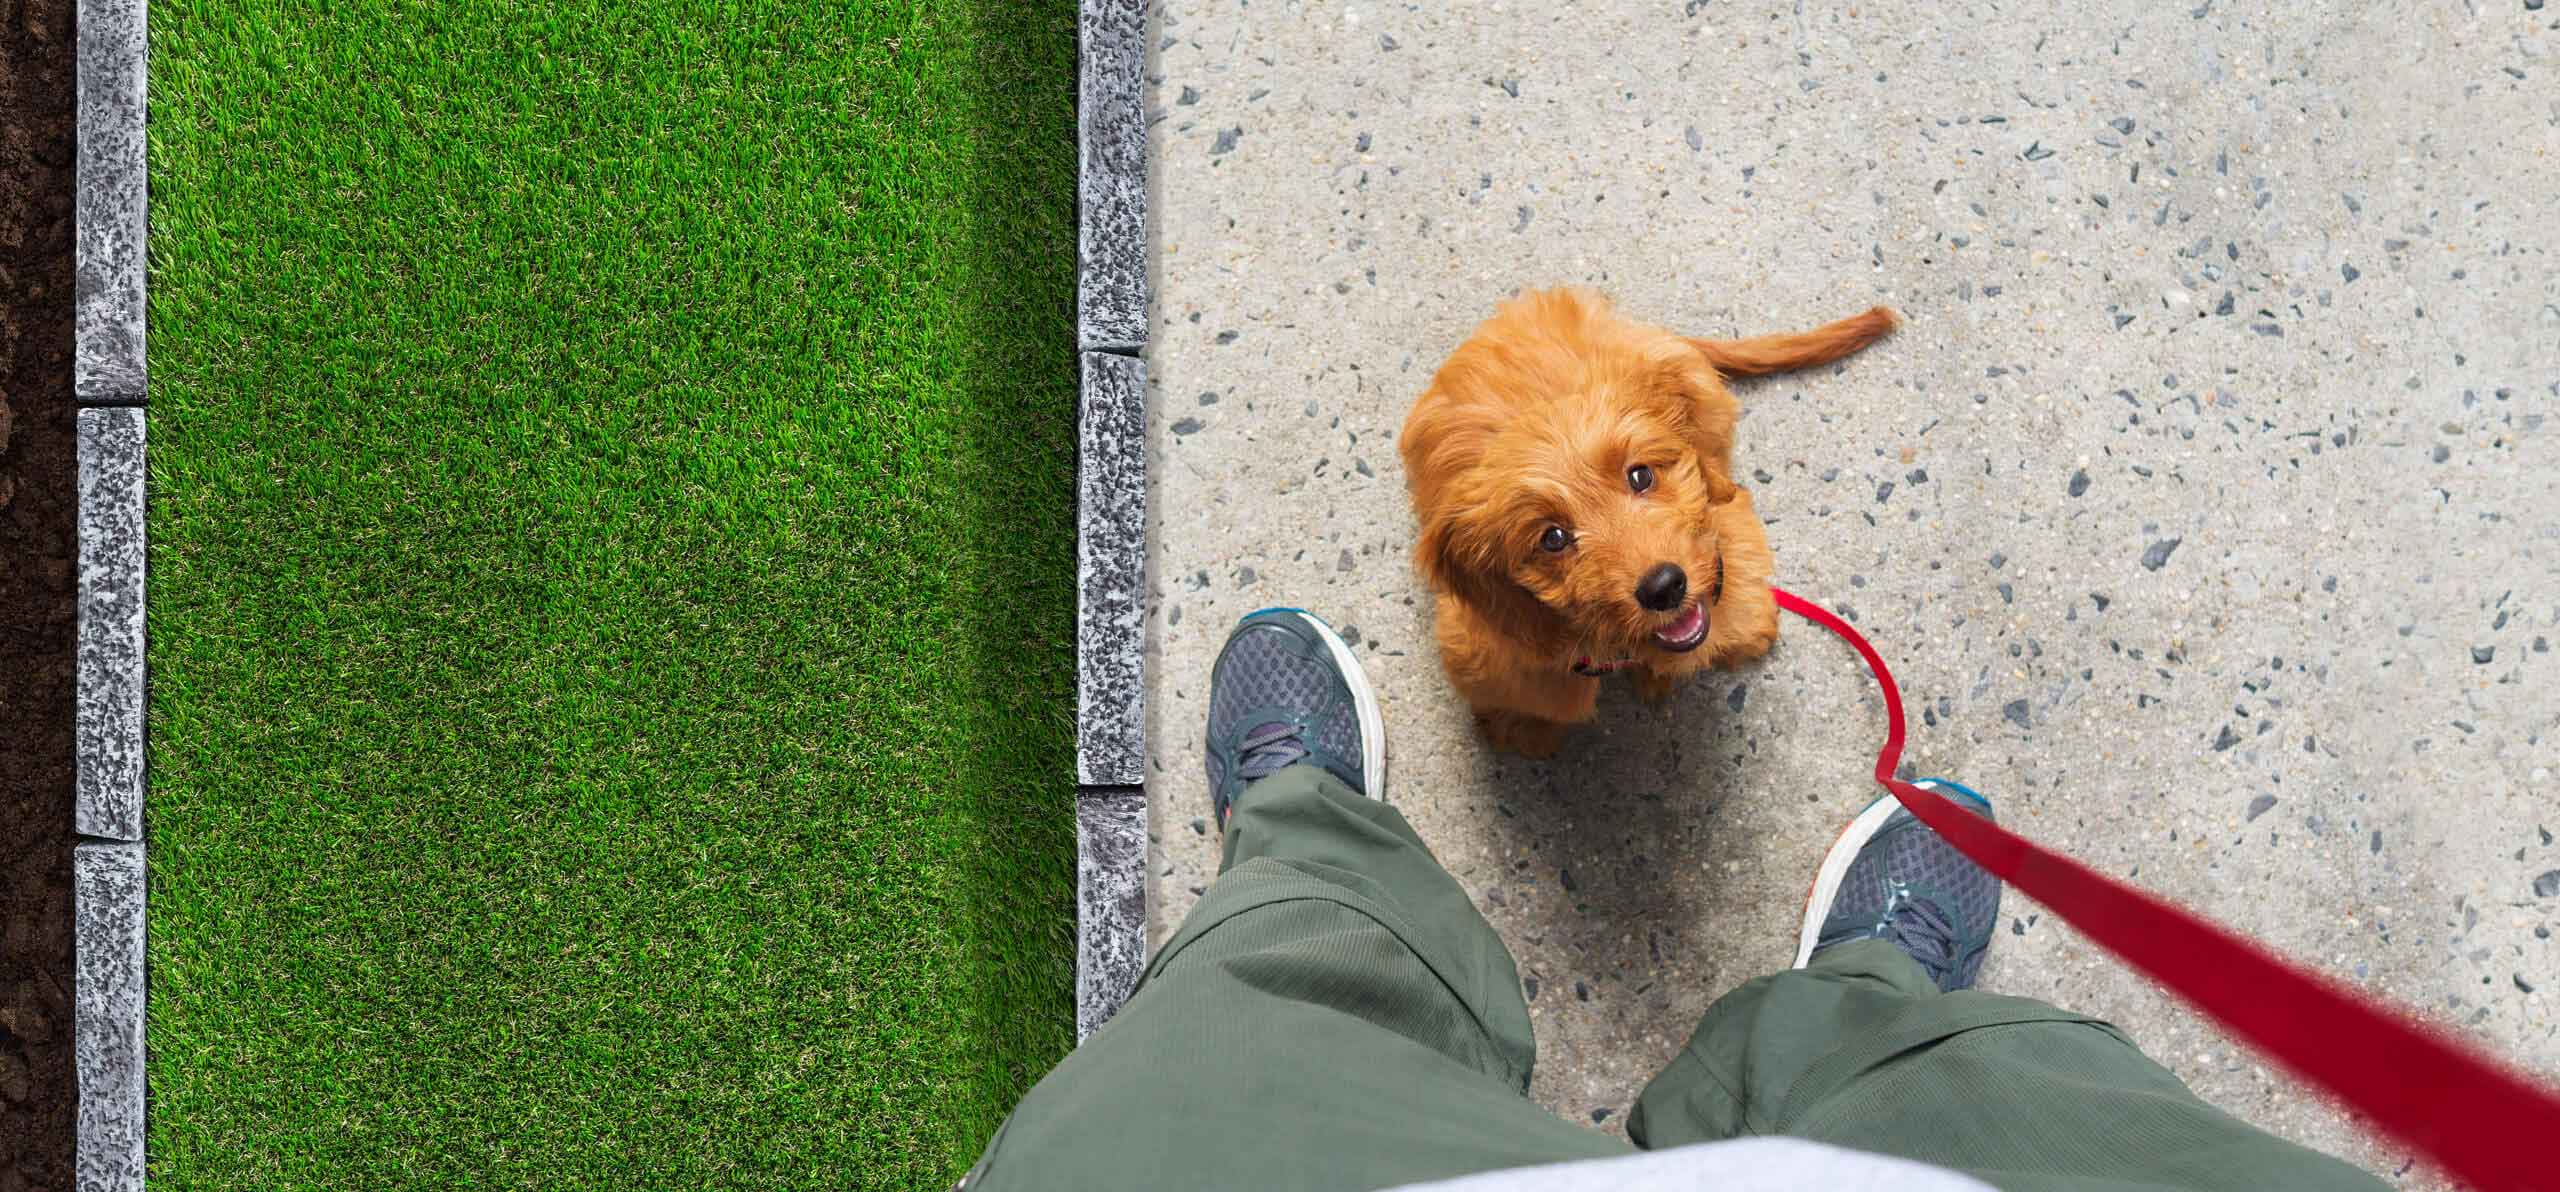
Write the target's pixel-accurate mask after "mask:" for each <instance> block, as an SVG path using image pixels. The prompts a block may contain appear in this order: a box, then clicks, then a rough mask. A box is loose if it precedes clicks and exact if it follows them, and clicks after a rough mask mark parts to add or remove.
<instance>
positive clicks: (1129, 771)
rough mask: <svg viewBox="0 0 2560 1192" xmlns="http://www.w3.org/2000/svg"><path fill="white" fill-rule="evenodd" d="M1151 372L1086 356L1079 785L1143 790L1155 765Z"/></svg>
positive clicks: (1136, 364)
mask: <svg viewBox="0 0 2560 1192" xmlns="http://www.w3.org/2000/svg"><path fill="white" fill-rule="evenodd" d="M1146 405H1147V366H1146V363H1145V362H1144V361H1142V360H1139V359H1138V358H1136V357H1134V356H1113V355H1107V354H1103V353H1098V352H1088V353H1086V354H1085V356H1084V393H1083V410H1082V413H1081V427H1080V429H1079V431H1078V434H1079V437H1080V439H1081V442H1080V444H1079V448H1078V456H1077V459H1078V467H1077V476H1076V573H1077V597H1076V781H1077V783H1078V784H1079V785H1083V786H1135V785H1137V784H1138V783H1139V782H1141V781H1143V780H1144V779H1143V769H1144V766H1145V762H1146V724H1145V717H1146V678H1145V663H1144V653H1145V647H1146V625H1145V620H1144V618H1145V592H1144V587H1145V583H1146V572H1147V538H1146V534H1147V454H1146V452H1147V445H1146Z"/></svg>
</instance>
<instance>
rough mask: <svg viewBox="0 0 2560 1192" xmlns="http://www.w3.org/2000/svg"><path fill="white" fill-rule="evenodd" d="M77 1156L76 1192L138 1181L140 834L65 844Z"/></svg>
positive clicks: (115, 1191) (113, 1191)
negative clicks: (68, 851)
mask: <svg viewBox="0 0 2560 1192" xmlns="http://www.w3.org/2000/svg"><path fill="white" fill-rule="evenodd" d="M71 881H72V890H71V913H72V931H73V942H72V948H73V951H74V953H75V955H74V957H73V966H74V971H73V974H72V979H73V980H74V981H75V982H76V983H77V985H76V987H75V989H74V991H73V993H74V1003H75V1011H74V1013H75V1016H76V1017H75V1021H74V1023H73V1039H72V1052H73V1063H74V1064H75V1065H76V1067H77V1078H78V1081H79V1088H80V1092H79V1097H80V1107H79V1114H80V1117H79V1128H78V1142H77V1144H76V1145H77V1151H78V1153H77V1155H76V1162H77V1165H78V1175H77V1179H78V1181H79V1187H80V1188H81V1190H82V1192H126V1190H132V1192H139V1189H141V1187H142V1125H143V1122H142V1093H143V1071H142V1059H143V1046H142V1011H143V950H142V925H143V866H142V845H141V843H140V842H138V841H124V842H115V843H88V844H82V845H79V846H77V847H75V848H73V849H72V850H71Z"/></svg>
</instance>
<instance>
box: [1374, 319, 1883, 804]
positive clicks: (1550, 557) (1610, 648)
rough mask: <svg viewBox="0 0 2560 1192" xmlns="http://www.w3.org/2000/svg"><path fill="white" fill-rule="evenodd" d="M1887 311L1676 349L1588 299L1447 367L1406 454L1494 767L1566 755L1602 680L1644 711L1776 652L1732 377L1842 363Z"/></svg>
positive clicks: (1443, 616)
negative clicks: (1568, 736) (1512, 757)
mask: <svg viewBox="0 0 2560 1192" xmlns="http://www.w3.org/2000/svg"><path fill="white" fill-rule="evenodd" d="M1895 321H1896V320H1895V317H1894V314H1893V312H1892V311H1890V310H1887V309H1885V308H1884V307H1881V306H1879V307H1877V308H1875V309H1873V310H1870V311H1868V312H1867V313H1865V314H1862V315H1859V316H1857V317H1856V318H1851V319H1843V320H1841V321H1840V322H1837V323H1833V324H1831V325H1829V326H1827V327H1823V328H1821V329H1819V330H1815V331H1809V332H1805V333H1803V334H1799V335H1770V336H1763V337H1760V338H1757V339H1741V340H1710V339H1693V338H1689V337H1686V336H1681V335H1676V334H1674V333H1672V332H1670V331H1666V330H1664V329H1662V328H1660V327H1654V326H1649V325H1647V324H1644V323H1639V322H1636V321H1635V320H1633V319H1629V318H1627V317H1625V316H1623V315H1620V314H1618V313H1617V312H1616V311H1615V310H1613V309H1611V307H1610V305H1609V302H1608V300H1607V299H1605V298H1602V297H1600V296H1599V295H1597V294H1593V293H1590V292H1588V291H1583V290H1571V289H1561V290H1545V291H1540V292H1535V293H1529V294H1524V295H1522V296H1520V297H1519V298H1516V299H1514V300H1512V301H1511V302H1509V303H1506V304H1505V305H1504V306H1503V307H1502V309H1501V310H1500V311H1498V312H1496V313H1495V314H1494V316H1493V317H1492V318H1490V319H1487V320H1486V321H1485V323H1484V325H1483V326H1481V327H1478V328H1476V331H1475V334H1474V335H1472V336H1470V337H1469V338H1468V339H1467V342H1465V343H1463V344H1461V345H1459V346H1458V350H1457V351H1456V352H1455V353H1453V354H1451V355H1450V357H1449V360H1448V362H1447V363H1445V364H1443V365H1441V366H1440V371H1439V373H1438V375H1436V376H1434V377H1433V378H1432V380H1431V387H1430V388H1429V389H1428V390H1426V391H1424V393H1423V395H1422V398H1421V400H1419V401H1417V402H1415V403H1414V407H1413V411H1412V412H1411V413H1410V414H1407V415H1406V416H1405V423H1404V434H1403V436H1402V438H1401V439H1399V440H1398V442H1397V449H1398V450H1399V451H1400V452H1401V453H1402V454H1403V456H1404V468H1405V477H1406V481H1407V483H1408V484H1409V485H1410V486H1411V487H1412V491H1413V507H1414V515H1415V518H1416V519H1417V520H1418V521H1419V522H1420V523H1421V526H1422V535H1421V539H1420V540H1419V541H1418V542H1417V543H1416V544H1415V546H1414V562H1415V564H1416V565H1417V566H1418V567H1420V569H1421V571H1422V574H1423V577H1424V578H1425V579H1426V580H1428V581H1429V582H1430V584H1431V587H1432V588H1433V589H1434V590H1435V591H1437V592H1438V593H1439V609H1438V621H1437V627H1436V628H1437V634H1438V637H1439V639H1440V659H1441V662H1442V664H1443V665H1445V666H1446V667H1447V668H1448V671H1449V678H1450V679H1451V680H1452V681H1454V682H1455V683H1456V684H1457V686H1458V691H1459V693H1460V694H1462V695H1464V696H1465V697H1466V699H1467V703H1468V704H1469V705H1471V706H1472V707H1473V708H1474V709H1475V713H1476V722H1477V724H1478V725H1479V726H1480V727H1482V728H1483V729H1484V732H1485V735H1486V737H1487V738H1488V739H1489V740H1491V742H1492V744H1493V746H1494V748H1496V749H1505V750H1511V751H1514V752H1517V753H1521V754H1525V755H1527V756H1530V757H1545V756H1547V755H1548V754H1551V753H1554V752H1555V750H1556V747H1557V746H1558V745H1559V744H1561V743H1562V742H1563V740H1564V731H1565V728H1566V726H1567V725H1571V724H1574V723H1576V722H1579V721H1583V720H1588V719H1590V718H1591V714H1592V708H1593V703H1594V700H1595V699H1596V698H1597V697H1598V694H1599V690H1600V683H1599V679H1598V676H1599V675H1601V674H1605V673H1607V672H1609V671H1613V670H1631V671H1633V672H1634V673H1635V677H1636V681H1637V685H1638V687H1639V689H1640V690H1641V691H1642V692H1643V693H1644V695H1645V697H1646V698H1648V699H1659V698H1661V697H1663V696H1664V695H1667V694H1669V693H1670V691H1671V688H1672V685H1673V683H1674V682H1675V681H1677V680H1679V679H1681V678H1683V677H1685V676H1687V675H1688V674H1690V673H1691V672H1693V671H1696V670H1699V669H1700V668H1703V667H1708V666H1724V665H1730V664H1733V663H1736V662H1741V661H1744V660H1747V659H1751V658H1757V657H1759V656H1760V655H1761V654H1764V653H1766V652H1767V651H1768V649H1769V647H1770V646H1771V645H1772V644H1774V643H1775V642H1776V641H1777V640H1778V607H1777V603H1776V601H1775V600H1774V599H1773V598H1772V597H1771V596H1770V594H1769V567H1770V560H1769V540H1768V536H1767V535H1766V533H1764V532H1763V530H1762V529H1761V526H1760V519H1759V517H1758V515H1756V514H1754V513H1753V512H1752V509H1751V494H1750V493H1748V492H1746V491H1744V490H1743V489H1742V488H1741V487H1739V486H1737V485H1735V484H1734V483H1733V479H1732V476H1733V424H1734V418H1735V415H1736V413H1737V411H1738V409H1739V407H1738V405H1737V404H1736V403H1735V401H1734V398H1733V394H1732V393H1731V392H1730V391H1729V390H1727V389H1726V388H1725V385H1724V377H1726V376H1747V375H1752V374H1757V373H1772V372H1784V371H1786V370H1788V369H1795V368H1806V367H1810V366H1812V365H1816V364H1823V363H1826V362H1829V361H1833V360H1837V359H1839V358H1841V357H1843V356H1846V355H1848V354H1849V353H1851V352H1855V351H1857V350H1858V349H1860V348H1863V347H1865V346H1867V345H1868V344H1870V343H1873V342H1875V341H1876V340H1878V339H1880V338H1882V337H1883V336H1884V335H1885V334H1886V333H1888V332H1890V331H1892V330H1893V327H1894V324H1895Z"/></svg>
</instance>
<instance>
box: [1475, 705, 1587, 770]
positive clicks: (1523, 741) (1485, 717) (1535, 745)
mask: <svg viewBox="0 0 2560 1192" xmlns="http://www.w3.org/2000/svg"><path fill="white" fill-rule="evenodd" d="M1476 727H1477V728H1480V729H1482V730H1484V739H1485V743H1486V744H1488V745H1491V746H1493V747H1494V749H1495V750H1496V751H1498V752H1502V753H1516V754H1519V755H1520V756H1522V757H1525V758H1531V759H1540V758H1550V757H1554V756H1555V755H1556V750H1558V749H1561V748H1563V747H1564V729H1565V726H1563V725H1561V724H1558V723H1556V722H1555V721H1552V720H1540V719H1538V718H1536V717H1534V716H1523V715H1521V714H1519V713H1517V712H1479V713H1477V714H1476Z"/></svg>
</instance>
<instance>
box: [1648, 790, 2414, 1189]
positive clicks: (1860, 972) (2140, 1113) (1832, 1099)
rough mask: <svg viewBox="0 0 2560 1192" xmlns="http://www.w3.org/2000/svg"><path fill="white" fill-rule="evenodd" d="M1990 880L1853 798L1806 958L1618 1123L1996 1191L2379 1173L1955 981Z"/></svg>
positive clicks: (1677, 1137)
mask: <svg viewBox="0 0 2560 1192" xmlns="http://www.w3.org/2000/svg"><path fill="white" fill-rule="evenodd" d="M1938 789H1939V790H1940V792H1941V793H1944V794H1947V795H1949V796H1950V797H1951V798H1954V799H1955V800H1956V801H1957V802H1959V803H1963V802H1965V801H1966V800H1965V799H1964V798H1963V797H1962V796H1969V795H1971V794H1972V792H1970V791H1964V790H1963V788H1961V787H1957V786H1954V785H1953V784H1944V785H1941V786H1940V787H1939V788H1938ZM1973 798H1974V800H1975V801H1977V802H1978V801H1979V796H1974V797H1973ZM1979 806H1980V811H1981V813H1982V814H1984V815H1988V814H1990V808H1989V805H1988V804H1987V803H1980V805H1979ZM1999 892H2000V891H1999V882H1998V881H1997V879H1994V878H1992V877H1991V876H1990V875H1989V874H1987V873H1984V872H1983V871H1982V870H1980V869H1979V868H1977V867H1975V866H1974V865H1973V864H1972V863H1971V862H1969V861H1966V860H1965V859H1964V858H1963V856H1962V855H1961V854H1958V853H1956V852H1955V850H1954V848H1953V847H1952V846H1950V845H1948V844H1946V843H1945V842H1944V841H1943V840H1940V839H1939V838H1938V837H1937V834H1936V833H1933V832H1931V831H1929V830H1928V829H1927V828H1926V827H1925V826H1923V825H1921V824H1920V823H1919V822H1918V821H1916V820H1914V819H1912V818H1911V817H1910V814H1909V813H1908V812H1904V811H1901V810H1900V809H1899V808H1898V807H1892V806H1887V805H1884V804H1881V803H1880V804H1878V805H1877V806H1876V807H1873V808H1871V809H1870V812H1869V813H1868V814H1866V815H1862V816H1861V817H1860V820H1859V822H1858V823H1857V824H1855V825H1853V826H1852V829H1851V831H1850V832H1849V833H1848V834H1844V836H1843V837H1842V840H1841V843H1840V844H1839V845H1837V846H1835V847H1834V850H1833V857H1832V859H1830V860H1828V861H1827V862H1826V864H1825V866H1824V869H1823V872H1822V875H1821V877H1820V878H1818V879H1817V882H1816V886H1815V897H1814V906H1813V907H1812V908H1811V909H1810V910H1809V912H1808V914H1807V915H1806V920H1807V924H1806V932H1805V939H1804V941H1803V944H1802V946H1801V947H1800V955H1802V954H1803V953H1805V952H1810V954H1811V955H1810V959H1809V961H1806V960H1799V964H1800V965H1802V967H1798V968H1795V969H1790V970H1788V971H1785V972H1781V973H1778V974H1775V975H1773V976H1767V977H1762V978H1759V979H1757V980H1754V981H1751V982H1749V983H1747V984H1744V985H1742V986H1741V987H1739V988H1737V989H1735V990H1734V991H1733V992H1731V993H1728V994H1726V995H1725V996H1724V997H1723V998H1721V999H1719V1000H1718V1001H1717V1002H1716V1003H1715V1005H1713V1006H1711V1007H1709V1008H1708V1010H1707V1013H1706V1017H1705V1018H1704V1019H1703V1020H1702V1021H1701V1022H1700V1023H1699V1024H1698V1029H1697V1031H1696V1033H1694V1034H1693V1035H1692V1036H1691V1037H1690V1039H1689V1043H1688V1046H1687V1047H1686V1048H1684V1049H1683V1050H1682V1051H1681V1052H1680V1054H1679V1055H1678V1056H1677V1057H1675V1058H1674V1059H1673V1060H1672V1062H1671V1064H1670V1065H1669V1066H1668V1067H1666V1068H1665V1069H1664V1070H1663V1071H1662V1073H1661V1074H1660V1075H1659V1076H1656V1077H1655V1078H1654V1080H1653V1082H1652V1083H1651V1084H1649V1085H1647V1086H1646V1088H1645V1090H1644V1093H1643V1095H1642V1096H1641V1097H1640V1098H1639V1099H1638V1101H1637V1104H1636V1108H1635V1110H1634V1112H1633V1113H1632V1114H1631V1115H1630V1116H1629V1118H1628V1122H1627V1132H1628V1134H1629V1135H1630V1136H1631V1137H1633V1138H1635V1139H1636V1141H1637V1144H1638V1145H1640V1146H1647V1147H1666V1146H1676V1145H1679V1144H1682V1143H1689V1142H1703V1141H1709V1140H1714V1139H1724V1138H1734V1137H1740V1136H1745V1135H1757V1134H1783V1135H1792V1136H1795V1137H1800V1138H1809V1139H1814V1140H1817V1141H1821V1142H1829V1143H1835V1144H1837V1145H1841V1146H1847V1147H1854V1148H1857V1149H1860V1150H1867V1151H1876V1152H1881V1153H1884V1154H1891V1155H1899V1156H1903V1157H1905V1158H1911V1159H1918V1160H1921V1161H1923V1162H1928V1163H1934V1164H1937V1165H1939V1166H1942V1167H1949V1168H1953V1169H1956V1170H1958V1171H1962V1172H1965V1173H1967V1174H1970V1175H1972V1176H1974V1177H1975V1178H1977V1179H1981V1180H1983V1181H1985V1182H1987V1183H1990V1184H1994V1185H1996V1186H1998V1187H2001V1188H2004V1189H2009V1190H2011V1192H2019V1190H2023V1189H2038V1190H2041V1189H2120V1190H2132V1189H2180V1190H2184V1189H2233V1190H2240V1189H2248V1190H2251V1192H2260V1190H2269V1192H2272V1190H2280V1189H2312V1188H2318V1189H2355V1188H2382V1187H2385V1186H2386V1185H2384V1184H2383V1183H2382V1182H2381V1181H2379V1180H2376V1179H2374V1178H2373V1177H2372V1176H2370V1175H2367V1174H2366V1173H2364V1172H2362V1171H2359V1170H2357V1169H2355V1168H2354V1167H2351V1166H2349V1165H2347V1164H2345V1163H2342V1162H2340V1161H2338V1160H2336V1159H2333V1158H2330V1157H2329V1156H2326V1155H2323V1154H2320V1153H2318V1152H2316V1151H2312V1150H2308V1149H2305V1148H2303V1147H2299V1146H2296V1145H2294V1144H2292V1143H2289V1142H2286V1141H2284V1140H2282V1139H2279V1138H2277V1137H2275V1136H2274V1135H2271V1134H2268V1133H2266V1132H2264V1131H2262V1130H2259V1129H2257V1128H2255V1127H2253V1126H2250V1125H2249V1124H2248V1123H2246V1122H2243V1121H2240V1120H2239V1119H2237V1118H2234V1117H2232V1116H2230V1115H2229V1114H2226V1113H2223V1112H2222V1111H2220V1110H2218V1109H2215V1108H2214V1107H2212V1106H2210V1105H2207V1104H2205V1103H2204V1101H2202V1100H2201V1099H2199V1098H2197V1097H2196V1096H2195V1095H2194V1094H2193V1093H2191V1092H2189V1091H2188V1089H2187V1087H2186V1086H2185V1085H2184V1084H2182V1083H2180V1082H2179V1080H2178V1078H2177V1076H2176V1075H2174V1074H2172V1073H2171V1072H2169V1070H2168V1069H2166V1068H2163V1067H2161V1066H2160V1065H2158V1064H2156V1063H2154V1062H2152V1061H2151V1060H2150V1059H2149V1058H2148V1057H2146V1056H2144V1055H2143V1054H2142V1051H2141V1049H2139V1048H2137V1047H2136V1046H2134V1043H2133V1041H2132V1040H2131V1039H2129V1038H2127V1037H2125V1035H2124V1033H2123V1032H2121V1031H2118V1030H2117V1029H2115V1028H2114V1027H2112V1026H2109V1025H2108V1024H2106V1023H2103V1022H2100V1021H2098V1020H2096V1019H2093V1018H2089V1017H2086V1016H2084V1015H2079V1014H2073V1013H2069V1012H2067V1011H2063V1010H2057V1009H2055V1008H2053V1007H2051V1006H2048V1005H2045V1004H2043V1003H2041V1002H2036V1001H2032V1000H2030V999H2027V998H2015V997H2001V996H1998V995H1994V994H1989V993H1983V992H1979V991H1976V990H1973V989H1970V988H1967V987H1968V986H1970V985H1971V984H1972V981H1973V975H1974V972H1975V971H1976V970H1978V969H1979V968H1980V966H1981V960H1982V956H1983V953H1984V951H1985V950H1986V949H1987V948H1988V946H1989V943H1990V939H1991V934H1992V928H1993V926H1994V925H1995V924H1996V923H1997V922H1998V917H1999V913H1998V912H1999Z"/></svg>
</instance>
